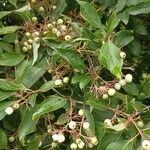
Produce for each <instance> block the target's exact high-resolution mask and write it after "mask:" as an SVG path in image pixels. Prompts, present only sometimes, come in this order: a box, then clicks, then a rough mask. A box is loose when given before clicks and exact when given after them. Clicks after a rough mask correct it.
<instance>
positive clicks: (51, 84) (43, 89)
mask: <svg viewBox="0 0 150 150" xmlns="http://www.w3.org/2000/svg"><path fill="white" fill-rule="evenodd" d="M54 87H55V81H53V80H51V81H48V82H46V83H44V84H43V85H42V86H41V87H40V89H39V91H41V92H47V91H48V90H50V89H52V88H54Z"/></svg>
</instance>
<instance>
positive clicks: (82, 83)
mask: <svg viewBox="0 0 150 150" xmlns="http://www.w3.org/2000/svg"><path fill="white" fill-rule="evenodd" d="M90 82H91V77H89V76H86V75H84V76H83V77H82V78H81V80H80V82H79V87H80V89H84V88H85V87H86V86H87V85H88V84H89V83H90Z"/></svg>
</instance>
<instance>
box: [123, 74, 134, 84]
mask: <svg viewBox="0 0 150 150" xmlns="http://www.w3.org/2000/svg"><path fill="white" fill-rule="evenodd" d="M132 79H133V77H132V75H131V74H127V75H126V76H125V81H126V82H127V83H130V82H132Z"/></svg>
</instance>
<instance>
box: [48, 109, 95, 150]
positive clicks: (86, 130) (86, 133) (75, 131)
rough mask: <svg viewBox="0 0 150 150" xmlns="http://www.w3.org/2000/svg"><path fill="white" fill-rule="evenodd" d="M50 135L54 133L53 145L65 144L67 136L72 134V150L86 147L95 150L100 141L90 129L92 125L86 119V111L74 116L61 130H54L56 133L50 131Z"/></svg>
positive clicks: (80, 111)
mask: <svg viewBox="0 0 150 150" xmlns="http://www.w3.org/2000/svg"><path fill="white" fill-rule="evenodd" d="M48 133H52V139H53V144H54V142H55V144H56V143H63V142H64V141H65V139H66V138H65V134H68V133H69V134H70V136H71V137H72V140H73V142H72V143H71V144H70V148H71V149H77V148H79V149H83V148H84V147H85V146H86V145H87V146H88V147H89V148H93V147H94V146H95V145H97V144H98V140H97V138H96V137H95V136H93V133H92V131H91V129H90V123H89V122H88V121H87V119H86V117H85V111H84V110H83V109H80V110H79V111H78V114H76V113H74V114H72V116H71V118H70V119H69V121H68V122H67V124H66V125H65V126H63V127H61V128H60V129H58V128H57V129H56V128H54V131H51V129H48Z"/></svg>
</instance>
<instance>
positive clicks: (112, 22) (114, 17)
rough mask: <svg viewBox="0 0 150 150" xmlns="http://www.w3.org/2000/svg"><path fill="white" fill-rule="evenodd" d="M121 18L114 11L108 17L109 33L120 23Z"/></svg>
mask: <svg viewBox="0 0 150 150" xmlns="http://www.w3.org/2000/svg"><path fill="white" fill-rule="evenodd" d="M119 21H120V19H119V18H118V16H117V15H116V13H115V12H113V13H112V14H111V16H110V18H109V19H108V23H107V31H108V33H110V32H112V31H113V30H114V29H115V28H116V27H117V25H118V23H119Z"/></svg>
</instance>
